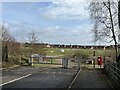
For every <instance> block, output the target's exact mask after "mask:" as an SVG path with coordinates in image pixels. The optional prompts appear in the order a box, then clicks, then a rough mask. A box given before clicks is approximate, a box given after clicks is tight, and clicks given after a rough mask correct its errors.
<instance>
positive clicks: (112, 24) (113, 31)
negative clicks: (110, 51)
mask: <svg viewBox="0 0 120 90" xmlns="http://www.w3.org/2000/svg"><path fill="white" fill-rule="evenodd" d="M108 4H109V7H108V10H109V13H110V20H111V27H112V29H111V31H112V35H113V40H114V43H115V53H116V61H117V54H118V50H117V40H116V36H115V29H114V23H113V17H112V11H111V6H110V2H108Z"/></svg>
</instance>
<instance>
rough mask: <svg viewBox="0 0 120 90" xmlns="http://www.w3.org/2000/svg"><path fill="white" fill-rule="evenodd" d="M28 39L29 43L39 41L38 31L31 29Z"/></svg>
mask: <svg viewBox="0 0 120 90" xmlns="http://www.w3.org/2000/svg"><path fill="white" fill-rule="evenodd" d="M28 39H29V43H31V44H35V43H37V42H38V36H37V33H36V32H35V31H31V32H30V33H29V34H28Z"/></svg>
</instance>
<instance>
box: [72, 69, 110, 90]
mask: <svg viewBox="0 0 120 90" xmlns="http://www.w3.org/2000/svg"><path fill="white" fill-rule="evenodd" d="M71 88H111V86H110V84H109V83H108V80H107V78H106V77H105V74H104V73H102V70H83V69H82V70H81V71H80V73H79V74H78V76H77V78H76V80H75V81H74V83H73V85H72V87H71Z"/></svg>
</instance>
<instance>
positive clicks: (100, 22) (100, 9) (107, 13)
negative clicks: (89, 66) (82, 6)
mask: <svg viewBox="0 0 120 90" xmlns="http://www.w3.org/2000/svg"><path fill="white" fill-rule="evenodd" d="M117 3H118V2H114V1H111V0H106V1H104V0H102V1H100V2H97V1H95V0H93V1H92V2H91V3H90V5H89V9H90V17H91V19H92V20H94V28H93V30H92V31H93V33H94V41H95V42H97V41H99V40H102V41H105V42H108V43H110V42H112V41H114V44H115V52H116V58H117V54H118V51H117V44H118V42H117V35H118V18H117V17H118V6H117V5H118V4H117Z"/></svg>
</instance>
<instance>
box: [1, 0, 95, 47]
mask: <svg viewBox="0 0 120 90" xmlns="http://www.w3.org/2000/svg"><path fill="white" fill-rule="evenodd" d="M14 1H15V0H14ZM88 5H89V3H88V2H87V0H54V1H53V0H52V1H51V0H47V1H46V2H42V1H40V2H2V21H4V22H5V23H6V24H7V26H8V27H9V32H10V33H11V34H12V35H13V36H14V37H15V38H16V39H17V40H18V41H20V42H21V41H24V42H26V41H27V34H28V33H29V32H30V31H35V32H36V33H37V35H38V37H39V42H41V41H42V42H45V43H60V44H70V43H71V44H79V45H91V44H94V43H93V42H92V33H91V29H92V21H91V20H90V18H89V13H88V10H87V8H88Z"/></svg>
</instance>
